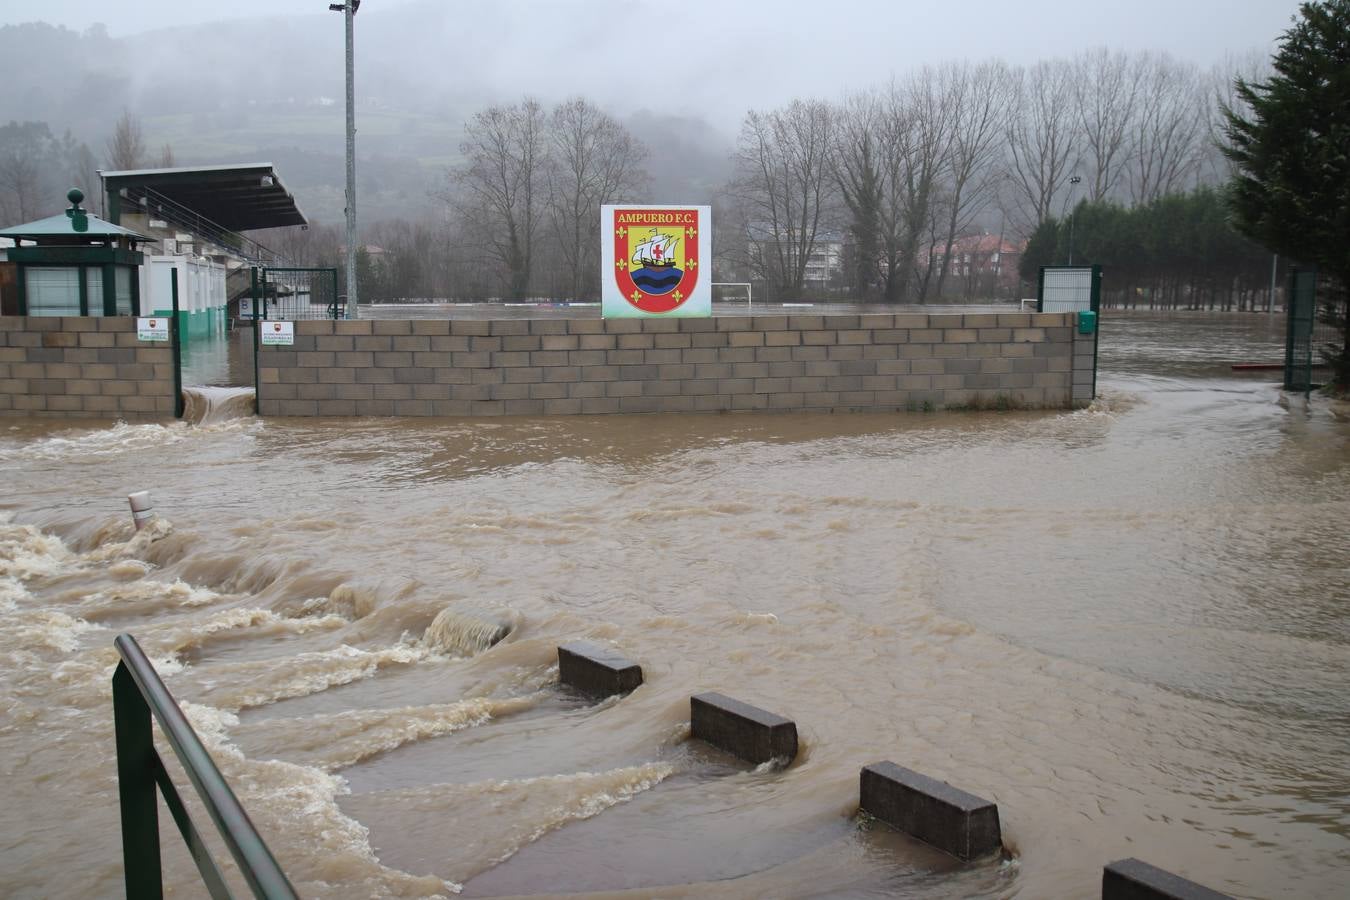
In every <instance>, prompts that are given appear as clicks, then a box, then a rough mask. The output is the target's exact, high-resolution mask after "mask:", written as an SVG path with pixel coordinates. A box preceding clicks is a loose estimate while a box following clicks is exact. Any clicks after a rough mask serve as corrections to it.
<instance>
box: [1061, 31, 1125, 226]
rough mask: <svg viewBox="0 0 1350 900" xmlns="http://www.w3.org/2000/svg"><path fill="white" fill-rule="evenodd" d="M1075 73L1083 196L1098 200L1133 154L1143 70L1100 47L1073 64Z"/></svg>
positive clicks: (1115, 183) (1116, 182) (1117, 180)
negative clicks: (1084, 169) (1084, 180)
mask: <svg viewBox="0 0 1350 900" xmlns="http://www.w3.org/2000/svg"><path fill="white" fill-rule="evenodd" d="M1073 72H1074V74H1073V84H1074V107H1075V112H1076V113H1077V115H1078V127H1079V129H1080V130H1081V132H1082V157H1083V164H1084V165H1085V166H1086V167H1087V172H1088V178H1087V182H1088V194H1087V196H1088V199H1089V200H1092V201H1093V202H1097V201H1100V200H1104V199H1106V198H1107V197H1109V196H1111V194H1112V192H1113V191H1114V190H1115V189H1116V188H1117V186H1118V185H1119V183H1120V180H1121V176H1122V175H1123V173H1124V171H1125V167H1126V166H1127V165H1128V164H1129V162H1130V159H1131V157H1132V155H1133V154H1134V152H1135V141H1136V134H1135V132H1136V130H1137V127H1138V120H1139V116H1140V113H1141V110H1140V90H1141V83H1140V82H1141V77H1140V76H1141V74H1142V71H1141V68H1140V66H1139V65H1138V64H1137V63H1136V62H1135V61H1133V60H1132V59H1131V58H1130V57H1129V56H1127V55H1126V54H1124V53H1122V52H1120V51H1114V52H1113V51H1110V50H1108V49H1106V48H1105V47H1099V48H1097V49H1095V50H1089V51H1087V52H1086V53H1084V54H1083V55H1082V56H1080V57H1078V58H1077V59H1076V60H1074V63H1073Z"/></svg>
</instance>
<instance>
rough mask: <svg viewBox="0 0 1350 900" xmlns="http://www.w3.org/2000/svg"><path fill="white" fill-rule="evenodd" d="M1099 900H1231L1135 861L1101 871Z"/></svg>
mask: <svg viewBox="0 0 1350 900" xmlns="http://www.w3.org/2000/svg"><path fill="white" fill-rule="evenodd" d="M1102 900H1233V898H1232V897H1229V896H1228V895H1227V894H1220V893H1219V892H1218V891H1212V890H1210V889H1209V888H1207V887H1205V886H1204V885H1200V884H1196V883H1195V882H1194V881H1188V880H1186V879H1185V878H1182V877H1181V876H1180V875H1173V874H1172V873H1171V872H1165V871H1163V870H1162V869H1159V868H1158V867H1157V866H1150V865H1149V864H1148V863H1146V862H1144V861H1142V860H1138V859H1121V860H1117V861H1116V862H1113V863H1111V864H1110V865H1108V866H1107V867H1106V868H1105V869H1103V870H1102Z"/></svg>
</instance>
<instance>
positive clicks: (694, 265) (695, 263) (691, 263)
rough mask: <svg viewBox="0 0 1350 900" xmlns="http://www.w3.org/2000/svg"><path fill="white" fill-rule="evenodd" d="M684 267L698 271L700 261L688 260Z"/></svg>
mask: <svg viewBox="0 0 1350 900" xmlns="http://www.w3.org/2000/svg"><path fill="white" fill-rule="evenodd" d="M684 266H685V268H687V269H697V268H698V260H696V259H687V260H685V261H684Z"/></svg>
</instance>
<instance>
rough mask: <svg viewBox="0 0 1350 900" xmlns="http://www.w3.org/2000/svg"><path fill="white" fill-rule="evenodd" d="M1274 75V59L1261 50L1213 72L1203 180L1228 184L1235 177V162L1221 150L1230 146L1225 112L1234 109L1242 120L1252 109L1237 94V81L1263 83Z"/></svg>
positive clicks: (1229, 60) (1229, 61)
mask: <svg viewBox="0 0 1350 900" xmlns="http://www.w3.org/2000/svg"><path fill="white" fill-rule="evenodd" d="M1271 72H1272V69H1271V66H1270V58H1269V57H1268V56H1266V55H1265V54H1263V53H1261V52H1260V51H1257V50H1251V51H1248V52H1247V53H1243V54H1238V55H1228V56H1225V57H1224V58H1223V59H1222V60H1220V61H1219V62H1218V63H1215V64H1214V66H1213V67H1212V68H1211V69H1210V70H1209V73H1208V75H1207V76H1206V77H1205V79H1204V81H1205V83H1206V87H1207V90H1208V92H1209V102H1208V103H1206V105H1205V110H1206V114H1207V115H1206V120H1205V125H1206V134H1207V136H1208V140H1207V141H1206V142H1204V144H1203V145H1202V153H1201V162H1200V177H1201V178H1202V179H1203V180H1205V181H1207V182H1209V183H1213V184H1223V183H1226V182H1228V181H1229V180H1230V179H1231V178H1232V177H1233V174H1234V166H1233V162H1232V160H1230V159H1229V158H1228V156H1227V155H1225V154H1224V152H1223V150H1222V149H1221V148H1223V147H1226V146H1229V143H1230V142H1229V137H1228V133H1227V130H1226V127H1225V126H1226V124H1227V120H1226V119H1225V118H1224V115H1223V110H1225V109H1230V110H1232V111H1233V112H1235V113H1237V114H1238V115H1239V116H1241V117H1242V118H1250V114H1251V108H1250V106H1249V105H1248V104H1247V103H1246V101H1244V100H1243V98H1242V96H1241V95H1240V94H1239V93H1238V92H1237V80H1238V79H1241V80H1242V81H1243V82H1245V83H1247V84H1260V83H1263V82H1265V81H1266V79H1268V78H1269V77H1270V74H1271Z"/></svg>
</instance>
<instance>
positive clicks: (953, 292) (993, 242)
mask: <svg viewBox="0 0 1350 900" xmlns="http://www.w3.org/2000/svg"><path fill="white" fill-rule="evenodd" d="M1025 246H1026V245H1025V243H1017V242H1015V241H1012V240H1010V239H1008V238H1005V237H1000V236H999V235H994V234H972V235H966V236H964V237H959V238H957V239H956V240H955V241H954V242H953V243H952V250H951V258H950V260H948V269H947V282H946V285H945V287H944V289H943V294H944V295H946V296H949V297H953V296H959V297H961V298H962V299H965V300H993V299H996V298H999V297H1017V296H1018V293H1019V285H1020V277H1019V275H1018V271H1017V270H1018V266H1019V265H1020V264H1021V262H1022V251H1023V249H1024V248H1025ZM945 250H946V244H945V242H944V243H942V244H934V245H932V246H931V247H930V248H929V250H928V252H929V255H930V258H931V260H932V264H933V269H934V271H937V269H938V267H939V266H941V265H942V263H943V257H944V251H945Z"/></svg>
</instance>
